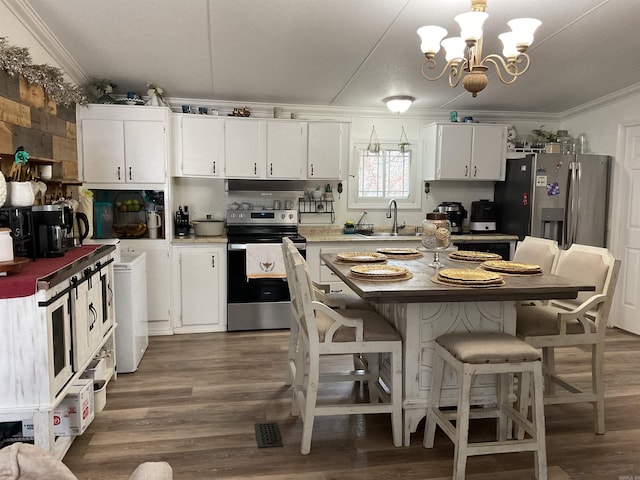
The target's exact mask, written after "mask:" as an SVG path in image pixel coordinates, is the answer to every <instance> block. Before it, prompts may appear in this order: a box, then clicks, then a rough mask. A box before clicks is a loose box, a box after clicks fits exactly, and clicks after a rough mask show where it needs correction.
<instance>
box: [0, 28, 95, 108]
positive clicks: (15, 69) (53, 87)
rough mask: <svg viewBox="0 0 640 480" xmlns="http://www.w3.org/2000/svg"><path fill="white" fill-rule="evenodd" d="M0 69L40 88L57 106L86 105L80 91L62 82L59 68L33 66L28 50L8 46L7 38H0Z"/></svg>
mask: <svg viewBox="0 0 640 480" xmlns="http://www.w3.org/2000/svg"><path fill="white" fill-rule="evenodd" d="M0 68H2V69H3V70H4V71H5V72H7V73H8V74H9V75H11V76H15V75H16V74H18V75H22V76H23V77H24V78H25V79H26V80H27V82H29V83H30V84H32V85H39V86H41V87H42V89H43V90H44V91H45V93H46V94H47V96H48V97H49V98H50V99H51V100H53V101H54V102H55V103H56V104H57V105H60V104H62V105H67V106H69V105H73V104H76V103H79V104H81V105H84V104H86V103H87V96H86V95H85V94H84V93H83V91H82V89H81V88H80V87H78V86H77V85H72V84H70V83H68V82H66V81H64V78H63V75H62V72H61V71H60V69H59V68H56V67H52V66H50V65H47V64H43V65H34V64H33V63H32V61H31V55H29V50H28V49H27V48H25V47H14V46H12V45H9V42H8V41H7V37H0Z"/></svg>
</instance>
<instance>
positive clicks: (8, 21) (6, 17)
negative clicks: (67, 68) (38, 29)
mask: <svg viewBox="0 0 640 480" xmlns="http://www.w3.org/2000/svg"><path fill="white" fill-rule="evenodd" d="M7 3H8V4H9V5H11V2H7V1H6V0H2V1H0V35H1V36H3V37H7V41H8V42H9V44H11V45H12V46H14V47H26V48H28V49H29V54H30V55H31V60H33V63H34V64H36V65H39V64H43V63H46V64H48V65H51V66H52V67H58V68H61V66H60V64H59V63H57V62H56V60H55V59H54V58H53V57H52V56H51V55H50V54H49V52H48V51H47V49H45V48H44V47H43V46H42V44H41V43H40V42H39V41H38V40H37V39H36V37H34V36H33V34H32V33H31V32H30V31H29V29H28V28H27V27H26V26H25V25H24V24H23V23H22V21H21V20H20V19H19V17H17V16H16V15H14V12H13V11H12V8H13V6H12V8H10V7H8V6H7Z"/></svg>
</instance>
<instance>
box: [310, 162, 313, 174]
mask: <svg viewBox="0 0 640 480" xmlns="http://www.w3.org/2000/svg"><path fill="white" fill-rule="evenodd" d="M310 176H311V177H313V163H312V164H311V175H310Z"/></svg>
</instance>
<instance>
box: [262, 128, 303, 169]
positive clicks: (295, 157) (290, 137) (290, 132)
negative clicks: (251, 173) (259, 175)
mask: <svg viewBox="0 0 640 480" xmlns="http://www.w3.org/2000/svg"><path fill="white" fill-rule="evenodd" d="M306 158H307V123H306V122H289V121H283V120H273V121H269V122H268V123H267V166H266V172H265V173H266V178H274V179H296V180H297V179H301V178H303V177H302V167H303V165H304V161H305V159H306Z"/></svg>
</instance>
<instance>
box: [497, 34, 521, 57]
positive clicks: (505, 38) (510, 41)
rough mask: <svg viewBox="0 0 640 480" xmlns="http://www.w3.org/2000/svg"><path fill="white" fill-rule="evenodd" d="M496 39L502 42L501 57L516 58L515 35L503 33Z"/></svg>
mask: <svg viewBox="0 0 640 480" xmlns="http://www.w3.org/2000/svg"><path fill="white" fill-rule="evenodd" d="M498 38H499V39H500V40H502V45H504V48H503V49H502V55H503V56H504V57H505V58H515V57H517V56H518V53H519V52H518V47H517V45H516V34H515V33H513V32H505V33H502V34H500V35H498Z"/></svg>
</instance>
